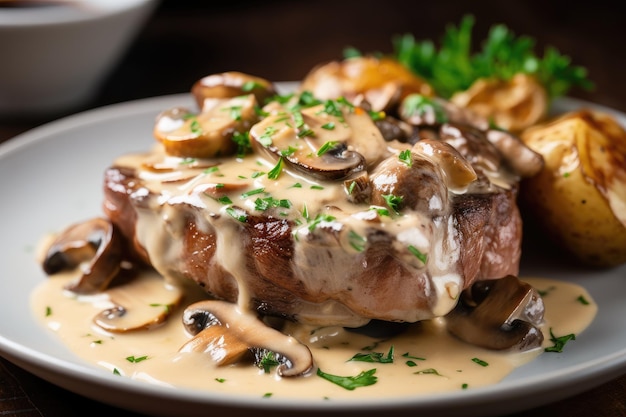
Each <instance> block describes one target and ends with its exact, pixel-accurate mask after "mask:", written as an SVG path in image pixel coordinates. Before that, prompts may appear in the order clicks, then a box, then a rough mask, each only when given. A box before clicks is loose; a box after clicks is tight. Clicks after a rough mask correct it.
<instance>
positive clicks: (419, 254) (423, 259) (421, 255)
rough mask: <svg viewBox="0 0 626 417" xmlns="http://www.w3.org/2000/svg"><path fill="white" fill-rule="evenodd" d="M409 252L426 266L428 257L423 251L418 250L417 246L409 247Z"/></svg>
mask: <svg viewBox="0 0 626 417" xmlns="http://www.w3.org/2000/svg"><path fill="white" fill-rule="evenodd" d="M408 249H409V252H411V253H412V254H413V256H415V257H416V258H417V259H419V260H420V261H421V262H422V263H423V264H424V265H426V261H428V256H426V254H425V253H423V252H422V251H420V250H419V249H417V248H416V247H415V246H413V245H409V247H408Z"/></svg>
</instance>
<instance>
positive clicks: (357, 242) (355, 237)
mask: <svg viewBox="0 0 626 417" xmlns="http://www.w3.org/2000/svg"><path fill="white" fill-rule="evenodd" d="M348 242H349V243H350V246H351V247H352V248H353V249H354V250H356V251H357V252H363V251H364V250H365V245H366V243H367V239H366V238H365V237H363V236H361V235H360V234H358V233H357V232H355V231H354V230H350V232H348Z"/></svg>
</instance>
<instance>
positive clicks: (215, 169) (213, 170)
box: [202, 165, 220, 174]
mask: <svg viewBox="0 0 626 417" xmlns="http://www.w3.org/2000/svg"><path fill="white" fill-rule="evenodd" d="M219 169H220V168H219V167H218V166H217V165H215V166H212V167H209V168H207V169H205V170H204V171H202V172H203V173H204V174H213V173H214V172H217V171H219Z"/></svg>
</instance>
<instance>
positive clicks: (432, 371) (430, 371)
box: [413, 368, 442, 376]
mask: <svg viewBox="0 0 626 417" xmlns="http://www.w3.org/2000/svg"><path fill="white" fill-rule="evenodd" d="M413 375H437V376H442V375H441V374H440V373H439V372H438V371H437V370H436V369H435V368H428V369H421V370H419V371H416V372H413Z"/></svg>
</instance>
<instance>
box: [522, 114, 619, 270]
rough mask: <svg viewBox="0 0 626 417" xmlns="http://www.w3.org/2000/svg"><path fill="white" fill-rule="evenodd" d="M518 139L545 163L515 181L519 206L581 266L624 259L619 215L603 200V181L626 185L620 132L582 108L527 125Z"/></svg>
mask: <svg viewBox="0 0 626 417" xmlns="http://www.w3.org/2000/svg"><path fill="white" fill-rule="evenodd" d="M616 131H617V132H619V135H615V132H616ZM521 138H522V140H523V141H524V142H525V143H526V144H527V145H528V146H529V147H530V148H531V149H533V150H534V151H536V152H538V153H540V154H541V155H542V156H543V157H544V161H545V165H544V169H543V170H542V171H541V172H540V173H539V174H538V175H537V176H535V177H533V178H528V179H525V180H524V181H523V182H522V184H521V189H520V200H521V206H522V207H523V210H525V211H527V212H530V213H528V214H531V215H532V216H533V218H532V220H533V221H535V223H536V224H537V225H538V226H539V227H540V228H541V230H542V231H543V232H544V233H545V234H546V235H548V236H549V237H551V238H552V239H553V240H554V241H556V243H557V244H558V245H560V246H562V247H563V248H564V249H565V250H566V251H567V252H569V253H571V254H573V255H575V256H576V258H577V260H579V261H581V262H582V263H583V264H586V265H589V266H594V267H613V266H617V265H620V264H623V263H626V226H625V225H624V223H623V217H624V214H623V213H620V216H619V217H621V218H622V220H620V218H618V216H616V214H615V213H614V211H613V209H612V208H611V205H610V203H609V200H608V199H607V181H612V182H609V185H610V187H611V189H612V190H615V189H617V191H618V194H619V192H620V191H623V190H624V184H626V182H624V181H623V180H624V178H625V177H624V175H626V164H625V162H624V158H625V155H626V154H625V153H624V148H625V147H626V133H625V132H624V130H623V129H622V128H621V127H620V126H619V124H617V122H616V121H614V120H613V119H611V118H610V117H609V116H608V115H605V114H599V113H594V112H591V111H587V110H582V111H578V112H572V113H568V114H565V115H563V116H561V117H559V118H558V119H556V120H553V121H550V122H548V123H544V124H542V125H538V126H534V127H531V128H529V129H527V130H526V131H524V132H523V133H522V135H521ZM595 154H602V157H598V156H597V155H596V156H595V157H594V155H595ZM594 158H595V159H594ZM594 163H595V165H594ZM600 164H601V165H602V166H601V167H600ZM590 171H593V172H590ZM615 181H617V182H615ZM616 184H618V185H616ZM612 196H613V198H615V193H613V194H612ZM622 196H623V195H622ZM613 201H614V202H615V200H613ZM621 201H622V203H623V199H622V200H621Z"/></svg>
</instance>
